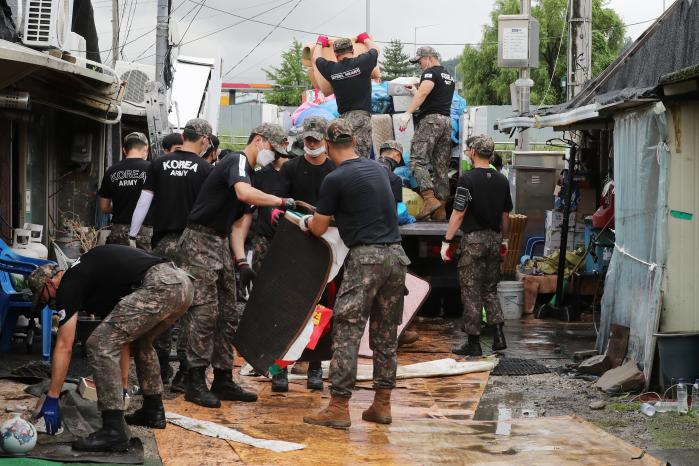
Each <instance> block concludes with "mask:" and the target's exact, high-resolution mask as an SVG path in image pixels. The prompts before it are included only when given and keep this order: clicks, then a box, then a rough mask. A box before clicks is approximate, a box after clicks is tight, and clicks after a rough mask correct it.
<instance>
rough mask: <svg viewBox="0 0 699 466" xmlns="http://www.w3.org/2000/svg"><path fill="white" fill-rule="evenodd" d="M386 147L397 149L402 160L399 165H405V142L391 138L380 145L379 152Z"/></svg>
mask: <svg viewBox="0 0 699 466" xmlns="http://www.w3.org/2000/svg"><path fill="white" fill-rule="evenodd" d="M386 149H392V150H397V151H398V153H399V154H400V162H399V163H398V165H399V166H400V165H405V161H404V160H403V144H401V143H400V142H398V141H396V140H395V139H389V140H388V141H386V142H384V143H383V144H381V146H379V154H381V153H382V152H383V151H384V150H386Z"/></svg>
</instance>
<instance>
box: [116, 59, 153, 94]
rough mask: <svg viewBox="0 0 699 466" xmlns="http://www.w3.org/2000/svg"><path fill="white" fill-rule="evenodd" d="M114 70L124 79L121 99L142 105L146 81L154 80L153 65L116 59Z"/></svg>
mask: <svg viewBox="0 0 699 466" xmlns="http://www.w3.org/2000/svg"><path fill="white" fill-rule="evenodd" d="M114 70H115V71H116V73H117V74H118V75H119V78H120V79H121V80H122V81H126V89H125V90H124V98H123V100H125V101H127V102H130V103H134V104H139V105H144V104H145V100H146V98H145V92H146V83H147V82H148V81H155V66H153V65H144V64H142V63H129V62H126V61H117V62H116V66H115V67H114Z"/></svg>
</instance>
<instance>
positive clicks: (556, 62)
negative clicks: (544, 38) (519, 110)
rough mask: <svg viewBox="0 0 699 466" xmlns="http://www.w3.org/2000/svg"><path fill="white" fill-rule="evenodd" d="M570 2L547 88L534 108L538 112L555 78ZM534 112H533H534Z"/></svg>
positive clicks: (568, 2)
mask: <svg viewBox="0 0 699 466" xmlns="http://www.w3.org/2000/svg"><path fill="white" fill-rule="evenodd" d="M571 1H572V0H568V1H567V2H566V11H565V13H564V14H563V29H562V30H561V38H560V40H559V41H558V51H557V52H556V60H555V61H554V62H553V71H551V79H550V80H549V84H548V86H546V92H544V96H543V97H542V98H541V101H540V102H539V106H538V107H536V110H539V109H540V108H541V106H542V105H544V102H546V97H548V95H549V91H550V90H551V84H552V83H553V78H554V77H555V76H556V67H557V66H558V57H560V56H561V48H562V46H563V34H564V33H565V31H566V26H567V25H568V10H569V9H570V2H571ZM536 110H535V111H536Z"/></svg>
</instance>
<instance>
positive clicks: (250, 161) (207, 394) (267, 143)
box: [177, 124, 295, 408]
mask: <svg viewBox="0 0 699 466" xmlns="http://www.w3.org/2000/svg"><path fill="white" fill-rule="evenodd" d="M285 141H286V134H285V133H284V130H283V129H282V128H281V127H280V126H278V125H272V124H263V125H261V126H260V127H258V128H256V129H255V130H254V131H253V133H252V134H251V135H250V139H249V144H248V146H247V147H246V149H245V150H244V151H243V152H239V153H232V154H230V155H228V156H227V157H226V158H225V159H224V160H223V161H221V163H219V164H217V165H216V166H215V167H214V169H213V171H212V172H211V174H210V175H209V177H208V178H207V180H206V181H205V182H204V186H202V188H201V191H200V192H199V195H198V196H197V200H196V202H195V203H194V207H193V208H192V211H191V213H190V214H189V218H188V219H187V228H186V229H185V230H184V232H183V233H182V237H181V238H180V240H179V242H178V243H177V249H178V256H179V259H180V263H181V265H182V267H183V268H184V269H185V270H187V271H188V272H189V273H191V274H192V275H193V276H194V277H195V278H196V285H197V286H196V289H195V292H194V299H193V301H192V307H191V309H190V310H189V312H188V313H187V318H186V322H187V325H188V327H187V338H188V341H187V343H188V345H187V348H186V355H187V370H188V379H187V384H186V391H185V399H186V400H188V401H191V402H192V403H196V404H198V405H200V406H204V407H207V408H218V407H220V406H221V401H220V400H233V401H256V400H257V395H256V394H255V393H253V392H248V391H245V390H244V389H243V388H242V387H240V386H239V385H238V384H236V383H235V382H234V381H233V374H232V372H233V360H234V357H235V349H234V347H233V336H234V334H235V330H236V328H237V326H238V317H239V316H238V310H237V308H236V305H235V304H236V288H235V276H234V272H233V257H231V245H230V243H229V238H230V237H231V229H232V228H234V227H233V225H234V223H235V229H240V230H241V231H240V234H238V232H235V231H234V233H233V236H232V238H233V241H234V242H233V253H234V254H235V257H236V259H237V260H236V265H237V267H238V271H239V273H240V274H241V277H240V280H241V284H242V285H243V287H245V286H246V282H247V285H249V282H250V280H251V279H252V278H254V274H252V273H251V272H252V271H251V270H250V266H249V265H248V263H247V261H246V259H245V252H244V250H243V247H244V244H241V243H240V242H238V241H236V239H237V238H243V241H244V238H245V236H247V233H248V231H247V228H248V227H249V225H250V222H249V219H250V216H251V214H249V213H246V212H247V207H248V206H249V205H255V206H269V207H278V208H281V209H287V208H293V207H294V206H295V204H294V200H293V199H288V198H281V197H277V196H273V195H271V194H265V193H263V192H262V191H260V190H258V189H255V188H253V187H252V186H251V184H252V183H251V178H252V173H253V167H254V166H255V164H260V165H267V164H269V163H271V162H272V161H273V160H274V152H278V153H280V154H283V155H286V148H285V147H284V144H285ZM246 204H247V206H246ZM209 364H211V365H212V366H213V368H214V381H213V384H212V385H211V390H209V388H208V387H207V385H206V368H207V367H208V366H209Z"/></svg>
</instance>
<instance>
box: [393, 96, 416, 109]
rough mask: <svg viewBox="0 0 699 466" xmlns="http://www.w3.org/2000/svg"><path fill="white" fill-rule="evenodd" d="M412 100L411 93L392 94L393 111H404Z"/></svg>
mask: <svg viewBox="0 0 699 466" xmlns="http://www.w3.org/2000/svg"><path fill="white" fill-rule="evenodd" d="M412 101H413V96H411V95H396V96H393V111H394V112H404V111H406V110H407V109H408V107H409V106H410V102H412Z"/></svg>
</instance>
